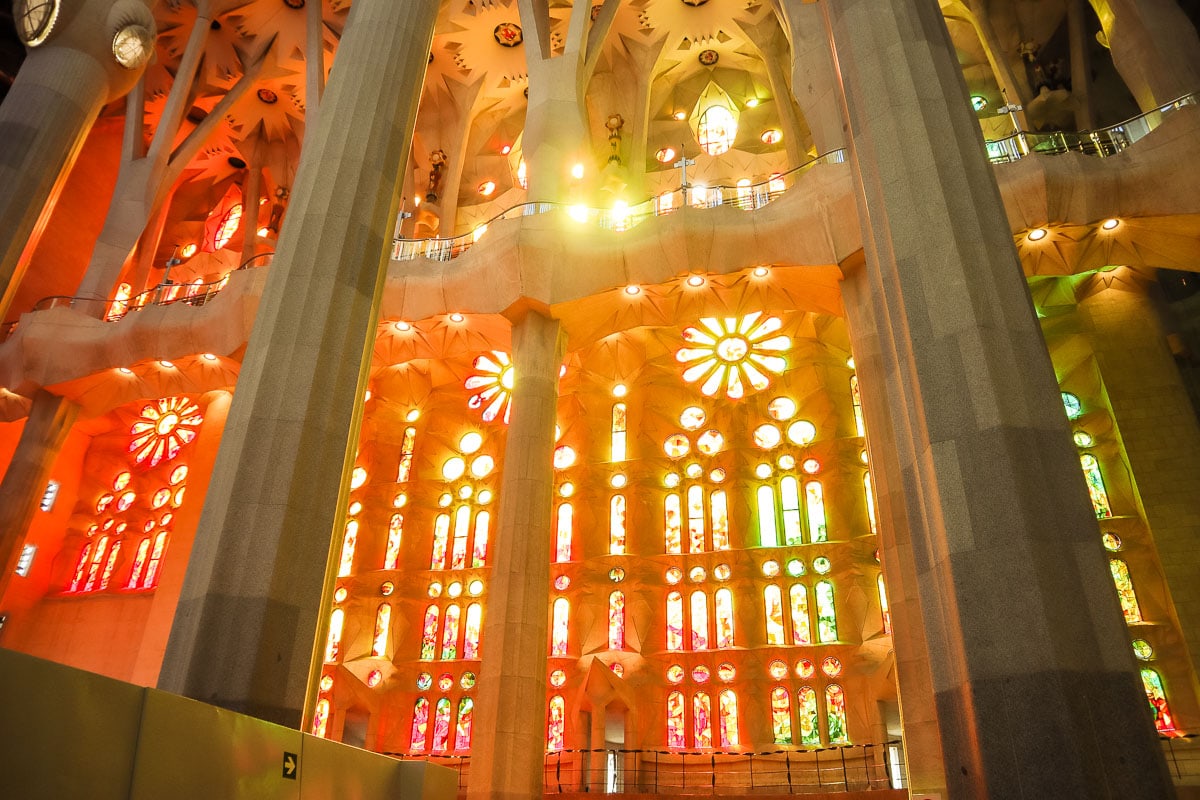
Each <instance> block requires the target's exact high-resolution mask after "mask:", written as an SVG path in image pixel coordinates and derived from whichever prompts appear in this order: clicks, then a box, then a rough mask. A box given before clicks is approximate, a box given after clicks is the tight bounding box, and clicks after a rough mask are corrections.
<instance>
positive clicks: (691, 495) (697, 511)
mask: <svg viewBox="0 0 1200 800" xmlns="http://www.w3.org/2000/svg"><path fill="white" fill-rule="evenodd" d="M687 506H688V552H689V553H703V552H704V489H702V488H701V487H699V486H689V487H688V490H687Z"/></svg>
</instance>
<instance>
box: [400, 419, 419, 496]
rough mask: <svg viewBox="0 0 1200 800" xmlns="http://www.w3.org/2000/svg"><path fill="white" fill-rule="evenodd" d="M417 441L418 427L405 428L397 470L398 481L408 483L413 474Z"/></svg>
mask: <svg viewBox="0 0 1200 800" xmlns="http://www.w3.org/2000/svg"><path fill="white" fill-rule="evenodd" d="M416 443H417V429H416V428H405V429H404V443H403V444H402V445H401V446H400V467H399V469H397V470H396V483H408V479H409V477H411V475H412V460H413V448H414V446H415V445H416Z"/></svg>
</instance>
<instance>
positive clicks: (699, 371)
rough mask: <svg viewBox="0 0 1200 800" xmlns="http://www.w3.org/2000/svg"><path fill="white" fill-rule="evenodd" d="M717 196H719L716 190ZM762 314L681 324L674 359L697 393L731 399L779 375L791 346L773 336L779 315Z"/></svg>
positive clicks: (700, 442) (701, 443)
mask: <svg viewBox="0 0 1200 800" xmlns="http://www.w3.org/2000/svg"><path fill="white" fill-rule="evenodd" d="M696 189H700V190H701V193H700V200H701V202H702V203H703V202H704V190H703V187H693V192H695V191H696ZM693 196H694V195H693ZM716 196H717V197H718V198H719V197H720V195H719V193H718V194H717V195H716ZM761 317H762V314H761V313H759V312H755V313H753V314H747V315H746V316H745V317H741V318H737V317H728V318H724V319H718V318H715V317H705V318H702V319H701V320H700V325H701V327H702V328H703V329H704V330H701V329H700V328H692V327H689V328H685V329H684V331H683V338H684V340H685V341H686V342H687V343H688V344H689V345H690V346H689V347H684V348H681V349H680V350H678V351H676V353H675V360H676V361H679V362H680V363H681V364H687V365H689V366H688V367H687V369H685V370H684V372H683V380H684V382H686V383H700V384H701V385H700V391H701V393H703V394H704V395H706V396H708V397H714V396H715V395H717V393H718V392H721V391H724V393H725V396H726V397H728V398H730V399H731V400H737V399H739V398H741V397H744V396H745V394H746V389H747V384H749V387H750V388H751V389H752V390H753V391H762V390H763V389H766V388H767V386H769V385H770V378H769V377H768V375H767V373H774V374H776V375H779V374H782V373H783V371H784V370H785V369H787V359H785V358H784V357H783V356H780V355H776V354H777V353H783V352H786V351H787V350H789V349H790V348H791V346H792V342H791V339H790V338H788V337H787V336H773V334H775V333H777V332H778V331H779V330H780V329H781V328H782V327H783V323H782V321H781V320H780V319H779V318H778V317H768V318H767V319H765V320H762V321H761V322H760V321H759V320H760V319H761ZM767 337H770V338H767ZM764 370H765V372H764ZM713 433H715V431H714V432H713ZM705 436H708V434H705V435H704V436H701V437H700V439H699V440H698V441H697V446H699V447H700V449H701V450H702V451H703V450H705V449H706V448H705V441H704V440H705ZM713 444H716V442H715V441H714V442H713ZM709 455H711V452H709Z"/></svg>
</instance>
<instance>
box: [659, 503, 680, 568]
mask: <svg viewBox="0 0 1200 800" xmlns="http://www.w3.org/2000/svg"><path fill="white" fill-rule="evenodd" d="M680 502H681V501H680V499H679V495H677V494H669V495H667V499H666V501H665V502H664V503H663V507H664V508H665V510H666V532H665V538H666V545H667V552H668V553H673V554H676V555H678V554H679V553H682V552H683V512H682V509H681V506H680Z"/></svg>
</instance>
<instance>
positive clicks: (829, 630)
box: [816, 581, 838, 644]
mask: <svg viewBox="0 0 1200 800" xmlns="http://www.w3.org/2000/svg"><path fill="white" fill-rule="evenodd" d="M816 595H817V638H818V639H819V640H820V642H821V644H828V643H829V642H836V641H837V638H838V629H837V607H836V606H835V604H834V601H833V584H832V583H830V582H829V581H821V582H820V583H818V584H817V586H816Z"/></svg>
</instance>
